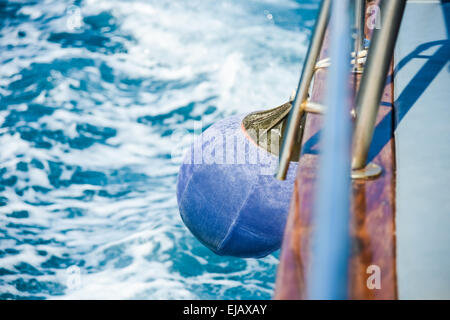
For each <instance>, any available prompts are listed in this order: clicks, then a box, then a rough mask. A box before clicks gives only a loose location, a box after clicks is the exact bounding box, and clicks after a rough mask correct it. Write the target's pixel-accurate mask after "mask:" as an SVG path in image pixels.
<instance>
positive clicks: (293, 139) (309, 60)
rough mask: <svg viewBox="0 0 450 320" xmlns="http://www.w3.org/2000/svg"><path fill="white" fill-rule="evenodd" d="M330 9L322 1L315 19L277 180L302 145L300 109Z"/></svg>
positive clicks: (284, 177) (304, 99)
mask: <svg viewBox="0 0 450 320" xmlns="http://www.w3.org/2000/svg"><path fill="white" fill-rule="evenodd" d="M330 7H331V0H323V1H322V4H321V7H320V10H319V16H318V18H317V21H316V26H315V28H314V32H313V36H312V39H311V44H310V45H309V48H308V52H307V54H306V59H305V62H304V64H303V70H302V75H301V77H300V81H299V84H298V87H297V93H296V95H295V99H294V102H293V103H292V109H291V111H290V112H289V116H288V119H287V125H286V129H285V133H284V139H283V144H282V147H281V152H280V160H279V164H278V169H277V173H276V178H277V179H278V180H285V179H286V174H287V171H288V168H289V162H290V160H291V156H292V152H293V149H294V146H295V144H296V143H300V146H301V144H302V136H303V128H302V132H300V134H299V128H300V124H301V122H304V120H305V119H304V117H305V111H304V110H303V109H302V103H303V102H305V101H306V99H307V97H308V91H309V86H310V84H311V80H312V77H313V75H314V70H315V65H316V61H317V58H318V57H319V54H320V50H321V48H322V43H323V39H324V37H325V31H326V29H327V25H328V21H329V17H330ZM299 136H300V137H299Z"/></svg>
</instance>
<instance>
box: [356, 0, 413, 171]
mask: <svg viewBox="0 0 450 320" xmlns="http://www.w3.org/2000/svg"><path fill="white" fill-rule="evenodd" d="M405 4H406V0H384V1H382V3H381V8H380V12H381V23H382V26H381V29H378V30H374V32H373V36H372V40H371V45H370V48H369V52H368V57H367V61H366V66H365V71H364V74H363V76H362V79H361V84H360V88H359V91H358V95H357V97H356V114H357V120H356V128H355V133H354V138H353V155H352V169H353V170H361V169H363V168H364V167H365V166H366V164H367V157H368V153H369V148H370V144H371V142H372V138H373V133H374V130H375V122H376V118H377V114H378V109H379V106H380V101H381V97H382V94H383V90H384V86H385V83H386V77H387V75H388V73H389V66H390V64H391V60H392V56H393V53H394V47H395V42H396V40H397V35H398V31H399V29H400V24H401V20H402V16H403V12H404V9H405ZM372 169H373V168H372ZM375 171H377V170H375ZM379 173H381V171H379V172H378V174H379Z"/></svg>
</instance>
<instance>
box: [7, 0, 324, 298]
mask: <svg viewBox="0 0 450 320" xmlns="http://www.w3.org/2000/svg"><path fill="white" fill-rule="evenodd" d="M317 9H318V1H317V0H304V1H300V0H297V1H294V0H277V1H275V0H247V1H242V0H190V1H174V0H155V1H151V0H149V1H144V0H129V1H117V0H85V1H63V0H42V1H33V0H30V1H25V0H24V1H5V0H0V299H268V298H271V297H272V295H273V290H274V286H275V276H276V268H277V264H278V261H279V260H278V253H275V254H272V255H269V256H267V257H265V258H263V259H236V258H229V257H220V256H217V255H215V254H213V253H212V252H211V251H209V250H208V249H206V248H205V247H203V246H202V245H201V244H200V243H199V242H198V241H197V240H196V239H195V238H194V237H193V236H192V235H191V234H190V233H189V231H188V230H187V229H186V227H184V225H183V224H182V221H181V218H180V216H179V212H178V208H177V202H176V195H175V187H176V178H177V172H178V167H179V163H178V162H177V161H176V157H175V158H174V155H176V154H177V152H178V151H179V150H182V148H183V146H186V145H188V144H189V143H190V142H191V141H192V135H193V134H195V130H194V128H195V127H196V124H197V125H198V123H201V124H202V126H203V127H204V128H206V127H207V126H209V125H210V124H212V123H213V122H215V121H217V120H220V119H223V118H225V117H227V116H230V115H233V114H239V113H248V112H251V111H255V110H261V109H265V108H270V107H274V106H276V105H279V104H281V103H284V102H286V100H287V99H288V98H289V96H290V94H291V92H292V90H293V89H294V88H295V86H296V84H297V80H298V76H299V74H300V71H301V70H300V66H301V63H302V61H303V58H304V56H305V53H306V48H307V44H308V39H309V37H310V34H311V29H312V27H313V24H314V19H315V15H316V13H317ZM268 223H270V221H268Z"/></svg>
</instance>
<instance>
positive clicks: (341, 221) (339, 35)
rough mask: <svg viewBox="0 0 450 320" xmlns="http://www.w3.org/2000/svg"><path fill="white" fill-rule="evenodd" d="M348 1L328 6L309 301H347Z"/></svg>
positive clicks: (349, 144) (349, 128)
mask: <svg viewBox="0 0 450 320" xmlns="http://www.w3.org/2000/svg"><path fill="white" fill-rule="evenodd" d="M349 9H350V0H339V1H333V5H332V10H331V12H332V13H331V22H330V25H331V27H330V32H331V36H330V39H331V60H332V61H333V63H332V64H331V67H330V72H329V76H328V80H327V84H328V88H327V97H326V104H327V111H326V112H325V119H324V125H323V129H322V138H321V150H322V151H321V155H320V163H319V168H320V171H319V173H318V184H317V189H316V193H315V202H314V207H313V210H314V214H313V217H314V219H315V220H314V233H313V238H312V259H311V263H312V265H311V269H310V270H311V276H310V277H309V279H308V280H309V281H308V296H307V297H308V298H309V299H345V298H347V283H348V281H347V277H348V275H347V273H348V261H349V248H350V234H349V221H350V213H349V212H350V196H349V194H350V150H351V131H352V130H351V118H350V113H349V112H348V111H349V106H348V102H349V96H350V94H351V92H350V88H349V86H348V80H349V79H350V74H351V67H350V63H349V60H348V57H349V56H350V51H351V47H352V45H351V36H350V35H351V32H350V31H351V21H352V19H350V12H349V11H350V10H349Z"/></svg>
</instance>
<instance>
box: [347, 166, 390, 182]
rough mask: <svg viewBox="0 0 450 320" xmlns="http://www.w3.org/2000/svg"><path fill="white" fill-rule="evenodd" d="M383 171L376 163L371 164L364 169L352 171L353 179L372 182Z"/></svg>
mask: <svg viewBox="0 0 450 320" xmlns="http://www.w3.org/2000/svg"><path fill="white" fill-rule="evenodd" d="M382 172H383V169H382V168H381V167H380V166H379V165H377V164H376V163H373V162H370V163H369V164H368V165H367V166H365V167H364V168H362V169H352V179H354V180H370V179H376V178H378V177H379V176H380V175H381V173H382Z"/></svg>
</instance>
